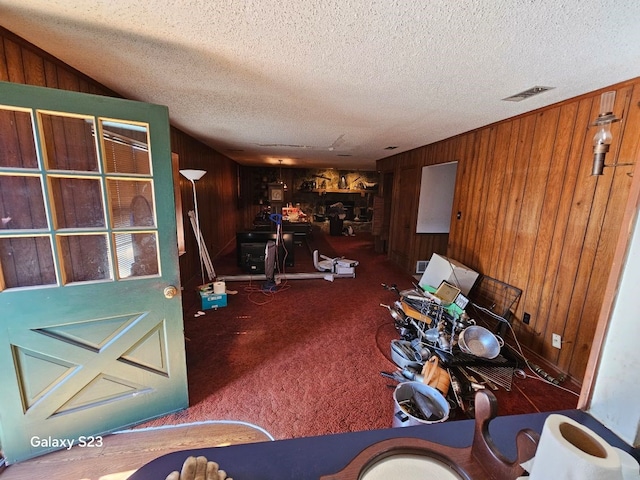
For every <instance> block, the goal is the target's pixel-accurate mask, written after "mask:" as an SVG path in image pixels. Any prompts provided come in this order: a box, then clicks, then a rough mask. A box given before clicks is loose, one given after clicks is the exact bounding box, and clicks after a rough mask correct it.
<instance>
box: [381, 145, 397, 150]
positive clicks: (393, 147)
mask: <svg viewBox="0 0 640 480" xmlns="http://www.w3.org/2000/svg"><path fill="white" fill-rule="evenodd" d="M396 148H398V146H397V145H390V146H388V147H384V149H385V150H395V149H396Z"/></svg>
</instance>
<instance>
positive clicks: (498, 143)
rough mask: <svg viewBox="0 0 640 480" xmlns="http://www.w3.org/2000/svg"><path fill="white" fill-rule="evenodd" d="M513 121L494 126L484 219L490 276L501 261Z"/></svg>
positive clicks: (487, 270) (487, 269)
mask: <svg viewBox="0 0 640 480" xmlns="http://www.w3.org/2000/svg"><path fill="white" fill-rule="evenodd" d="M513 128H514V122H503V123H500V124H499V125H497V127H496V140H495V143H494V148H493V169H492V171H491V172H489V173H490V175H491V187H490V189H489V192H488V196H487V200H486V201H487V206H488V207H490V208H491V214H490V215H488V218H486V219H485V224H486V230H487V234H488V235H490V238H491V242H490V249H489V251H488V252H487V254H486V258H487V260H486V263H487V266H486V267H485V272H486V274H487V275H489V276H490V277H491V276H493V275H494V272H493V269H494V268H495V265H497V264H498V263H499V262H500V261H501V257H502V255H501V251H500V245H501V244H502V235H503V233H504V212H505V211H506V203H507V198H508V192H509V187H510V184H511V177H510V176H509V175H508V174H507V172H508V171H509V164H510V146H511V144H512V143H514V144H515V142H511V139H512V135H513V133H512V132H513Z"/></svg>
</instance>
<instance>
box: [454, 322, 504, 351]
mask: <svg viewBox="0 0 640 480" xmlns="http://www.w3.org/2000/svg"><path fill="white" fill-rule="evenodd" d="M503 345H504V341H503V340H502V338H500V337H499V336H497V335H494V334H493V333H491V332H490V331H489V330H487V329H486V328H484V327H481V326H479V325H472V326H470V327H467V328H465V329H464V330H463V331H462V332H460V335H459V336H458V346H459V347H460V350H462V351H463V352H465V353H470V354H471V355H475V356H476V357H481V358H489V359H491V358H496V357H497V356H498V355H499V354H500V349H501V348H502V346H503Z"/></svg>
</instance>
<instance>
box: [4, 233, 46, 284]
mask: <svg viewBox="0 0 640 480" xmlns="http://www.w3.org/2000/svg"><path fill="white" fill-rule="evenodd" d="M0 269H1V272H0V290H1V289H3V288H17V287H33V286H36V285H55V284H56V283H57V281H56V272H55V265H54V263H53V254H52V251H51V239H50V237H49V236H41V237H2V238H0ZM2 283H4V285H2Z"/></svg>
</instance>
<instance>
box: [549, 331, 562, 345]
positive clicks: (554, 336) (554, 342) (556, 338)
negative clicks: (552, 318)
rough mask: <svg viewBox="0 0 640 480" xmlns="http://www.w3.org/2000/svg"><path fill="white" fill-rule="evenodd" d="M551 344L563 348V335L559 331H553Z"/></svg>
mask: <svg viewBox="0 0 640 480" xmlns="http://www.w3.org/2000/svg"><path fill="white" fill-rule="evenodd" d="M551 345H553V347H554V348H562V337H561V336H560V335H558V334H557V333H553V334H552V335H551Z"/></svg>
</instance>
